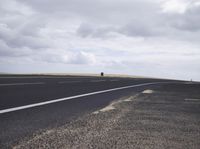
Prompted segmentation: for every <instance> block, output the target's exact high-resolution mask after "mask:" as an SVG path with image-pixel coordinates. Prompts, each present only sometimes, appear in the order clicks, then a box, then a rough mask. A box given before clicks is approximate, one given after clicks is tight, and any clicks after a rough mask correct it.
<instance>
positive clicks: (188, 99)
mask: <svg viewBox="0 0 200 149" xmlns="http://www.w3.org/2000/svg"><path fill="white" fill-rule="evenodd" d="M185 101H200V99H195V98H186V99H185Z"/></svg>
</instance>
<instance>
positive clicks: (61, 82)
mask: <svg viewBox="0 0 200 149" xmlns="http://www.w3.org/2000/svg"><path fill="white" fill-rule="evenodd" d="M80 82H82V81H60V82H58V83H59V84H66V83H80Z"/></svg>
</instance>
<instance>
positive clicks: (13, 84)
mask: <svg viewBox="0 0 200 149" xmlns="http://www.w3.org/2000/svg"><path fill="white" fill-rule="evenodd" d="M34 84H45V83H44V82H32V83H6V84H0V86H16V85H34Z"/></svg>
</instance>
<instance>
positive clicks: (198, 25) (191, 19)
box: [171, 6, 200, 32]
mask: <svg viewBox="0 0 200 149" xmlns="http://www.w3.org/2000/svg"><path fill="white" fill-rule="evenodd" d="M171 17H172V25H173V26H174V27H175V28H177V29H180V30H183V31H184V30H185V31H191V32H196V31H199V30H200V21H199V20H200V6H195V7H191V8H190V9H188V10H187V11H186V12H185V13H184V14H179V15H176V16H175V17H174V16H171Z"/></svg>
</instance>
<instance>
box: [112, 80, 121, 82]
mask: <svg viewBox="0 0 200 149" xmlns="http://www.w3.org/2000/svg"><path fill="white" fill-rule="evenodd" d="M110 81H111V82H115V81H119V80H110Z"/></svg>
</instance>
